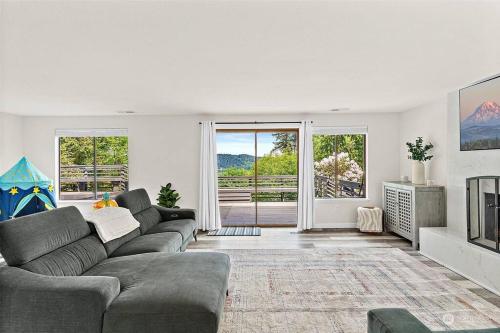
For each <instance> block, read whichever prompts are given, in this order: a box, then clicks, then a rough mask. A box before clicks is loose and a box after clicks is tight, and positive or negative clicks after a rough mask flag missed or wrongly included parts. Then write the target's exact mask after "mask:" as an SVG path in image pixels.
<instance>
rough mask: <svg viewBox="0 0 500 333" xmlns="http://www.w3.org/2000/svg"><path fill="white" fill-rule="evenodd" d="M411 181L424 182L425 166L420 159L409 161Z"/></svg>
mask: <svg viewBox="0 0 500 333" xmlns="http://www.w3.org/2000/svg"><path fill="white" fill-rule="evenodd" d="M411 162H412V164H411V182H412V183H413V184H416V185H424V184H425V166H424V163H422V162H420V161H411Z"/></svg>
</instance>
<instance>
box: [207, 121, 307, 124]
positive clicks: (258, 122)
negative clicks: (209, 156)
mask: <svg viewBox="0 0 500 333" xmlns="http://www.w3.org/2000/svg"><path fill="white" fill-rule="evenodd" d="M300 123H302V122H301V121H240V122H222V123H218V122H216V123H215V124H217V125H255V124H300ZM199 124H200V125H201V122H199Z"/></svg>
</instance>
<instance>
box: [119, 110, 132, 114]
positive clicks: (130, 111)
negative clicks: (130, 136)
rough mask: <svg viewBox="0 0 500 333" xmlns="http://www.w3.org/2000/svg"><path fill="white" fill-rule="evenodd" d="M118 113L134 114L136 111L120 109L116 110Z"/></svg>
mask: <svg viewBox="0 0 500 333" xmlns="http://www.w3.org/2000/svg"><path fill="white" fill-rule="evenodd" d="M116 113H119V114H134V113H135V111H134V110H119V111H116Z"/></svg>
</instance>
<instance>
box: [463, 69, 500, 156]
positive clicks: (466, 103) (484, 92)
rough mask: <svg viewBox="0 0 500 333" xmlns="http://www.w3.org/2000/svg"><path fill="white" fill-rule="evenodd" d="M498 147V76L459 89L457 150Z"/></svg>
mask: <svg viewBox="0 0 500 333" xmlns="http://www.w3.org/2000/svg"><path fill="white" fill-rule="evenodd" d="M484 149H500V76H496V77H493V78H490V79H487V80H484V81H481V82H479V83H476V84H473V85H471V86H469V87H467V88H463V89H461V90H460V150H462V151H466V150H484Z"/></svg>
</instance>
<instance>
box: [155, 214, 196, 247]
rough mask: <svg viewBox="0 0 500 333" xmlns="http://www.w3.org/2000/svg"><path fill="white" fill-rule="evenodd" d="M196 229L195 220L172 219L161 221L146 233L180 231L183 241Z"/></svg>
mask: <svg viewBox="0 0 500 333" xmlns="http://www.w3.org/2000/svg"><path fill="white" fill-rule="evenodd" d="M195 229H196V221H195V220H188V219H185V220H172V221H168V222H161V223H158V224H157V225H155V226H153V227H152V228H150V229H148V231H146V234H155V233H158V232H173V231H175V232H178V233H180V234H181V235H182V242H185V241H187V240H188V239H190V238H191V237H192V236H193V231H194V230H195Z"/></svg>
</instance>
